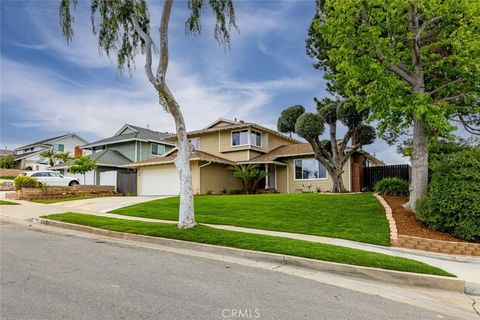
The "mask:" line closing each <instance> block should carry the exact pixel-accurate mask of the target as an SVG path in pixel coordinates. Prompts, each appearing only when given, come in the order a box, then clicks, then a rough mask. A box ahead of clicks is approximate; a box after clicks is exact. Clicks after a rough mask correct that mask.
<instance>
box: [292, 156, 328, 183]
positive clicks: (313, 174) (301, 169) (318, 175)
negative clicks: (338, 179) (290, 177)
mask: <svg viewBox="0 0 480 320" xmlns="http://www.w3.org/2000/svg"><path fill="white" fill-rule="evenodd" d="M326 178H327V170H326V168H325V166H324V165H323V164H321V163H320V162H318V160H317V159H298V160H295V180H319V179H326Z"/></svg>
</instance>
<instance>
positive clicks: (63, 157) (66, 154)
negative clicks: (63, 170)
mask: <svg viewBox="0 0 480 320" xmlns="http://www.w3.org/2000/svg"><path fill="white" fill-rule="evenodd" d="M55 159H58V160H60V161H62V162H67V161H68V160H72V159H73V157H72V153H71V152H70V151H63V152H58V153H57V154H56V155H55Z"/></svg>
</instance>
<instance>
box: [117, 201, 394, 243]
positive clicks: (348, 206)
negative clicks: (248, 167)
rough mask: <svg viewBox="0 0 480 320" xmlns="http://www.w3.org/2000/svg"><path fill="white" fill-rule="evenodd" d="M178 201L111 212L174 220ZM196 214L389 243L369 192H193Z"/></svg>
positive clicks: (266, 227) (202, 217)
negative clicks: (218, 193)
mask: <svg viewBox="0 0 480 320" xmlns="http://www.w3.org/2000/svg"><path fill="white" fill-rule="evenodd" d="M178 206H179V199H178V197H171V198H165V199H159V200H153V201H148V202H144V203H139V204H136V205H132V206H128V207H124V208H120V209H116V210H113V211H112V213H116V214H121V215H128V216H137V217H144V218H151V219H162V220H177V219H178ZM195 217H196V219H197V221H198V222H200V223H210V224H223V225H232V226H237V227H245V228H255V229H264V230H272V231H284V232H292V233H301V234H309V235H317V236H325V237H332V238H340V239H347V240H353V241H359V242H365V243H372V244H378V245H384V246H388V245H389V244H390V238H389V228H388V222H387V220H386V218H385V213H384V211H383V207H382V206H381V205H380V203H379V202H378V201H377V200H376V199H375V198H374V197H373V195H372V194H371V193H359V194H348V195H345V194H328V195H325V194H317V193H303V194H262V195H235V196H231V195H215V196H208V195H206V196H196V197H195Z"/></svg>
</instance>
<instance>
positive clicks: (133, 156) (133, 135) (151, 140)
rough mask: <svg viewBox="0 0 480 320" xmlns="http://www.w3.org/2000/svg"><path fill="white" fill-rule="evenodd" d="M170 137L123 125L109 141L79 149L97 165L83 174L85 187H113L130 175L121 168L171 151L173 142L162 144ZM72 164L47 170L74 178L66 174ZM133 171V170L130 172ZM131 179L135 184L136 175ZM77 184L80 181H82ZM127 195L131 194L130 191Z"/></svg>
mask: <svg viewBox="0 0 480 320" xmlns="http://www.w3.org/2000/svg"><path fill="white" fill-rule="evenodd" d="M171 135H172V134H171V133H167V132H158V131H154V130H150V129H149V128H142V127H138V126H134V125H131V124H125V125H123V126H122V127H121V128H120V129H119V130H118V131H117V132H116V133H115V134H114V135H113V136H111V137H109V138H105V139H101V140H98V141H94V142H91V143H88V144H84V145H82V146H81V148H82V150H88V151H89V152H91V154H90V155H89V157H91V158H92V159H94V160H95V161H96V162H97V168H96V169H95V170H93V171H91V172H88V173H87V175H86V183H87V184H96V185H117V179H119V178H120V177H119V176H120V175H122V174H127V173H131V172H132V169H127V168H125V167H124V166H125V165H128V164H131V163H134V162H136V161H144V160H149V159H152V158H156V157H161V156H163V155H164V154H165V153H167V152H169V151H170V150H171V149H173V148H174V147H175V142H174V141H171V140H165V138H168V137H170V136H171ZM72 162H73V161H69V162H68V163H62V164H58V165H56V166H53V167H51V169H53V170H63V171H64V173H65V174H67V175H71V176H74V175H72V174H71V173H68V172H67V170H68V167H69V166H71V165H72ZM133 171H135V170H134V169H133ZM134 179H135V181H136V174H135V176H134ZM80 181H83V178H82V179H80ZM134 189H136V186H135V187H134ZM129 192H130V193H132V194H133V193H135V192H134V190H130V191H129Z"/></svg>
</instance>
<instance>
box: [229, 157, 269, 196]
mask: <svg viewBox="0 0 480 320" xmlns="http://www.w3.org/2000/svg"><path fill="white" fill-rule="evenodd" d="M230 170H232V171H233V176H234V177H236V178H238V179H240V180H241V181H242V185H243V191H244V192H245V193H246V194H249V193H255V191H256V190H257V185H258V183H259V182H260V180H262V179H263V178H265V177H266V176H267V175H268V173H267V172H266V171H262V170H260V166H259V165H258V164H240V165H236V166H233V167H230Z"/></svg>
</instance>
